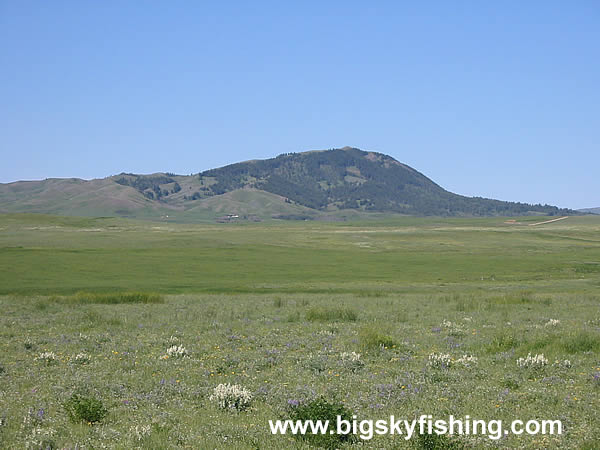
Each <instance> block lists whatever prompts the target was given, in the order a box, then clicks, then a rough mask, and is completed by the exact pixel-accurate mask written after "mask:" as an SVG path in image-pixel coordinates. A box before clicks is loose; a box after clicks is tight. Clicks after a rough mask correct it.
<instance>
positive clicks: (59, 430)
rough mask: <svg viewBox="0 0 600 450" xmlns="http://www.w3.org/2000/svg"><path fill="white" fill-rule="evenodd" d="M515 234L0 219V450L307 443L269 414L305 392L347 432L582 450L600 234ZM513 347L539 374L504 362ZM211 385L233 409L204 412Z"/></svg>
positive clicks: (599, 375) (464, 222)
mask: <svg viewBox="0 0 600 450" xmlns="http://www.w3.org/2000/svg"><path fill="white" fill-rule="evenodd" d="M528 220H529V221H532V220H538V219H535V218H528V219H519V222H523V223H522V224H521V225H510V224H506V223H504V220H503V219H498V218H494V219H414V218H406V219H403V220H400V221H387V222H386V221H381V222H368V223H367V222H365V223H349V224H318V223H311V224H268V223H267V224H260V225H251V226H228V225H224V226H210V225H209V226H191V225H177V224H164V223H162V224H151V223H140V222H134V221H125V220H117V219H77V218H56V217H51V216H36V215H0V294H3V295H0V310H1V311H2V314H1V316H0V448H24V447H29V448H47V447H50V448H102V447H108V448H135V447H142V448H153V449H154V448H180V447H188V448H232V449H239V448H242V449H244V448H306V447H307V446H308V445H309V441H300V440H296V439H294V438H292V437H291V436H273V435H271V434H270V433H269V429H268V420H269V419H277V418H286V417H290V416H292V415H293V412H294V410H293V408H294V407H296V405H309V404H311V403H310V402H311V401H313V400H316V399H321V398H322V399H324V400H323V404H325V403H327V402H329V403H331V404H335V405H338V406H339V405H343V407H344V409H347V410H349V411H352V412H353V413H354V414H356V415H357V417H358V419H385V418H387V417H389V416H390V415H392V414H393V415H395V416H396V417H406V418H409V419H412V418H413V417H415V416H419V415H421V414H432V415H433V416H434V417H441V418H444V416H447V415H449V414H452V415H454V416H456V417H461V416H465V415H469V416H471V417H473V418H479V419H486V420H490V419H502V420H503V421H505V422H507V421H508V422H509V421H511V420H513V419H521V420H524V421H526V420H530V419H560V420H562V421H563V425H564V427H565V434H564V435H563V436H525V435H523V436H507V437H505V438H502V439H501V440H500V441H491V440H489V439H487V438H485V437H479V438H475V437H463V438H458V439H454V440H453V443H454V444H460V445H465V446H466V447H467V448H482V447H497V448H506V447H508V448H596V447H597V442H599V441H600V434H598V424H599V423H600V415H599V414H600V413H599V412H598V408H597V405H598V404H599V403H598V401H599V400H600V398H599V395H600V357H599V354H600V298H599V294H598V292H599V291H598V290H599V287H600V239H599V238H598V236H599V232H600V219H599V218H587V217H582V218H569V219H567V220H563V221H560V222H556V223H552V224H547V225H541V226H536V227H529V226H528V225H527V221H528ZM173 294H177V295H173ZM174 346H177V347H176V348H175V350H177V351H179V350H181V352H180V353H177V352H172V353H171V354H169V353H168V352H167V350H168V349H169V348H173V347H174ZM182 347H183V349H184V350H185V351H183V350H182V349H181V348H182ZM353 352H354V353H353ZM530 353H531V354H532V356H533V355H536V354H538V355H539V354H544V355H545V357H546V358H547V359H548V364H547V365H545V366H543V367H540V368H538V369H531V368H521V367H519V366H518V365H517V360H518V359H519V358H525V357H527V355H528V354H530ZM177 354H180V355H185V356H182V357H177ZM357 354H360V357H357V356H356V355H357ZM431 354H436V355H438V356H439V355H448V356H447V358H448V359H445V360H444V361H449V362H448V363H447V364H442V365H440V366H436V365H435V364H432V363H431V362H430V359H429V358H430V355H431ZM349 355H350V356H349ZM465 355H469V356H473V357H475V358H476V362H474V363H470V364H464V363H462V362H460V361H461V360H462V361H464V358H463V357H464V356H465ZM220 383H234V384H239V385H241V386H243V387H244V388H245V389H247V390H248V391H249V392H251V394H252V396H253V400H252V402H251V404H250V407H248V408H246V409H245V410H244V411H242V412H238V413H233V412H231V411H226V410H222V409H220V408H219V407H218V405H217V404H216V403H215V401H211V400H210V396H211V394H212V393H213V389H214V388H215V387H216V386H217V385H218V384H220ZM319 401H320V400H319ZM329 403H328V404H329ZM90 409H92V410H91V411H90ZM73 418H76V419H77V420H73ZM86 420H87V422H86ZM88 422H89V423H88ZM344 445H347V446H350V447H360V446H361V445H366V446H367V447H374V448H412V447H414V446H415V445H416V441H413V442H405V441H404V440H403V439H402V438H401V437H398V436H395V437H391V436H384V437H381V436H378V437H375V438H374V439H373V440H372V441H369V442H367V443H361V442H360V441H354V442H349V443H347V444H344Z"/></svg>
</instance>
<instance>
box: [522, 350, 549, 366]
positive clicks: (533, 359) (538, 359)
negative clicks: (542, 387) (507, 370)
mask: <svg viewBox="0 0 600 450" xmlns="http://www.w3.org/2000/svg"><path fill="white" fill-rule="evenodd" d="M547 364H548V359H547V358H546V357H545V356H544V354H543V353H540V354H539V355H538V354H536V355H535V356H531V353H528V354H527V357H526V358H519V359H517V366H519V367H521V368H539V367H543V366H545V365H547Z"/></svg>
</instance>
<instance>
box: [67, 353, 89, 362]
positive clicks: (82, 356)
mask: <svg viewBox="0 0 600 450" xmlns="http://www.w3.org/2000/svg"><path fill="white" fill-rule="evenodd" d="M71 360H72V361H73V362H74V363H75V364H87V363H89V362H90V361H91V360H92V358H91V356H90V355H88V354H87V353H83V352H81V353H77V354H76V355H75V356H73V358H72V359H71Z"/></svg>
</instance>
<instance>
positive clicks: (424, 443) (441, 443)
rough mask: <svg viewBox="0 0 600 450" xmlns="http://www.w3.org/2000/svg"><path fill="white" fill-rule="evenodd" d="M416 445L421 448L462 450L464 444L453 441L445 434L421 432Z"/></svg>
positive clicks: (424, 449) (428, 449) (425, 449)
mask: <svg viewBox="0 0 600 450" xmlns="http://www.w3.org/2000/svg"><path fill="white" fill-rule="evenodd" d="M415 447H416V448H418V449H421V450H461V449H463V448H464V446H463V445H462V444H460V443H459V442H456V441H451V440H450V438H448V436H446V435H444V434H419V435H417V439H416V441H415Z"/></svg>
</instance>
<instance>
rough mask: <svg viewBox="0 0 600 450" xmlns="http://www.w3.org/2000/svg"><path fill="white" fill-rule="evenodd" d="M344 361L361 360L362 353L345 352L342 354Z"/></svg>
mask: <svg viewBox="0 0 600 450" xmlns="http://www.w3.org/2000/svg"><path fill="white" fill-rule="evenodd" d="M340 358H341V360H342V361H350V362H358V361H360V353H356V352H343V353H341V354H340Z"/></svg>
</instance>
